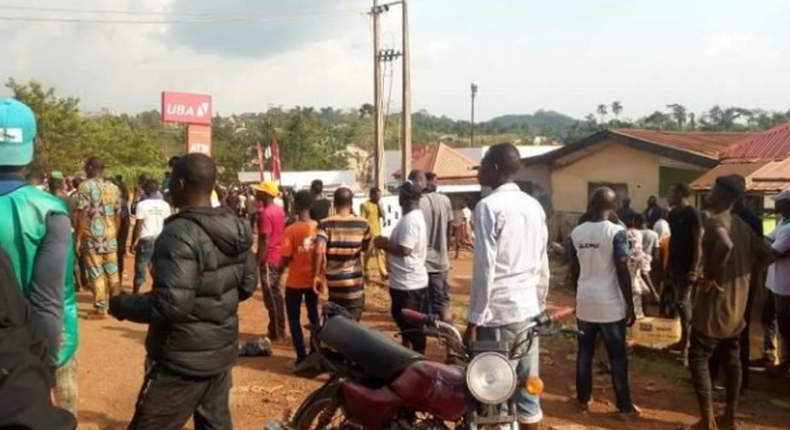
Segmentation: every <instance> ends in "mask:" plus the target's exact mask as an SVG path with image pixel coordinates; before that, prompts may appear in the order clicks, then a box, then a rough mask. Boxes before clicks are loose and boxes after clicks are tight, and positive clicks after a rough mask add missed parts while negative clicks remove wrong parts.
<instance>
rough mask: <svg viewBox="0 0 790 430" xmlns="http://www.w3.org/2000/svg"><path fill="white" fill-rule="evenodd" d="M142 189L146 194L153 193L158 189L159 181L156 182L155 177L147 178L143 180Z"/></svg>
mask: <svg viewBox="0 0 790 430" xmlns="http://www.w3.org/2000/svg"><path fill="white" fill-rule="evenodd" d="M143 189H144V190H145V192H146V194H153V193H155V192H157V191H159V182H157V180H156V179H149V180H147V181H145V184H144V185H143Z"/></svg>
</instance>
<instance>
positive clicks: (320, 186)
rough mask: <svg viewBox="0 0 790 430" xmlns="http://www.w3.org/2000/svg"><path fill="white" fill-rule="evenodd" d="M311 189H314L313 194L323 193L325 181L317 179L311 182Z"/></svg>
mask: <svg viewBox="0 0 790 430" xmlns="http://www.w3.org/2000/svg"><path fill="white" fill-rule="evenodd" d="M310 191H312V192H313V194H321V193H323V192H324V181H322V180H320V179H316V180H315V181H313V182H312V183H311V184H310Z"/></svg>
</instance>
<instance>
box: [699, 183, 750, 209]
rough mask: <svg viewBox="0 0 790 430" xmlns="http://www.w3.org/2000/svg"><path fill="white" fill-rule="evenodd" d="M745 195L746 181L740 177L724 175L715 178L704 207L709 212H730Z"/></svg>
mask: <svg viewBox="0 0 790 430" xmlns="http://www.w3.org/2000/svg"><path fill="white" fill-rule="evenodd" d="M745 193H746V180H745V179H744V178H743V176H740V175H726V176H719V177H718V178H716V183H715V184H714V185H713V188H712V189H711V190H710V195H709V196H708V199H707V201H706V205H707V206H708V208H710V210H711V211H713V212H715V213H721V212H723V211H725V210H726V211H729V210H732V207H733V206H735V203H736V202H737V201H738V200H740V199H742V198H743V196H744V194H745Z"/></svg>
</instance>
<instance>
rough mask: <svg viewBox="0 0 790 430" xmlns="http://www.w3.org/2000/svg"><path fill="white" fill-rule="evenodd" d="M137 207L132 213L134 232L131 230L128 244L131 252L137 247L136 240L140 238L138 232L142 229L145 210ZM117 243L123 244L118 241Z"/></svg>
mask: <svg viewBox="0 0 790 430" xmlns="http://www.w3.org/2000/svg"><path fill="white" fill-rule="evenodd" d="M139 209H140V207H139V206H138V207H137V211H136V212H135V213H134V219H135V221H134V232H132V244H131V246H130V251H131V253H132V254H134V252H135V250H136V249H137V242H138V241H139V240H140V233H141V232H142V231H143V220H145V212H143V211H141V210H139ZM118 245H119V246H123V245H121V244H120V243H119V244H118Z"/></svg>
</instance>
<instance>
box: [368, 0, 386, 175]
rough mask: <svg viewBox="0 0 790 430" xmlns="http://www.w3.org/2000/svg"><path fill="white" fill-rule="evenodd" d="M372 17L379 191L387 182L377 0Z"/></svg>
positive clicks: (375, 132)
mask: <svg viewBox="0 0 790 430" xmlns="http://www.w3.org/2000/svg"><path fill="white" fill-rule="evenodd" d="M370 13H371V15H373V82H374V84H373V97H374V100H375V102H374V107H375V109H374V110H375V115H374V117H375V119H374V122H373V132H374V134H375V136H376V149H375V152H374V162H375V164H376V165H375V168H374V172H375V181H374V182H375V185H376V187H377V188H378V189H380V190H382V191H383V190H386V188H387V180H386V178H385V175H386V173H385V172H384V102H383V100H382V97H381V93H382V76H381V61H380V58H379V52H380V51H381V23H380V17H379V15H380V14H381V9H380V8H379V0H373V8H372V9H371V10H370Z"/></svg>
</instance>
